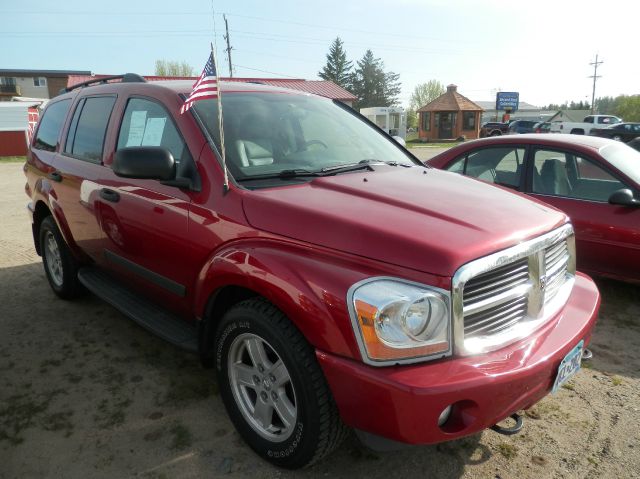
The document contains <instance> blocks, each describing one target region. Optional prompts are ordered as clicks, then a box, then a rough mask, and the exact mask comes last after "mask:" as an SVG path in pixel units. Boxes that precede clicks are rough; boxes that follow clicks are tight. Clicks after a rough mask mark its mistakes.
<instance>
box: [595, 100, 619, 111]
mask: <svg viewBox="0 0 640 479" xmlns="http://www.w3.org/2000/svg"><path fill="white" fill-rule="evenodd" d="M595 103H596V110H595V111H596V113H600V114H601V115H613V114H614V111H615V107H616V105H615V98H613V97H612V96H603V97H601V98H598V99H596V102H595Z"/></svg>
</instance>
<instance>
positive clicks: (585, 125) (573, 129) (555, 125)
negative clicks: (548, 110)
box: [549, 115, 622, 135]
mask: <svg viewBox="0 0 640 479" xmlns="http://www.w3.org/2000/svg"><path fill="white" fill-rule="evenodd" d="M620 122H622V119H621V118H618V117H617V116H613V115H589V116H586V117H585V118H584V120H582V122H581V123H576V122H572V121H552V122H551V129H550V130H549V131H550V132H551V133H571V134H572V135H588V134H589V133H590V132H591V128H594V127H596V128H600V127H602V126H607V125H613V124H614V123H620Z"/></svg>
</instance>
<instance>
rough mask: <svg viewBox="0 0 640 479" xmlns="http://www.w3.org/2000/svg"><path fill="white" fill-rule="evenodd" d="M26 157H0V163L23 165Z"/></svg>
mask: <svg viewBox="0 0 640 479" xmlns="http://www.w3.org/2000/svg"><path fill="white" fill-rule="evenodd" d="M25 161H27V157H26V156H0V163H24V162H25Z"/></svg>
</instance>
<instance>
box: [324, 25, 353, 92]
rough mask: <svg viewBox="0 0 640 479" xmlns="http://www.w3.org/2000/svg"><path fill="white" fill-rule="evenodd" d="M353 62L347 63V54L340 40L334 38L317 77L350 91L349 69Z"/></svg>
mask: <svg viewBox="0 0 640 479" xmlns="http://www.w3.org/2000/svg"><path fill="white" fill-rule="evenodd" d="M352 68H353V62H350V61H347V53H346V52H345V51H344V48H343V43H342V40H340V37H336V39H335V40H334V41H333V43H332V44H331V46H330V47H329V53H327V63H326V65H325V66H324V67H322V71H321V72H319V73H318V76H319V77H320V78H322V79H323V80H329V81H332V82H333V83H335V84H336V85H340V86H341V87H342V88H346V89H347V90H350V89H351V77H352V75H351V69H352Z"/></svg>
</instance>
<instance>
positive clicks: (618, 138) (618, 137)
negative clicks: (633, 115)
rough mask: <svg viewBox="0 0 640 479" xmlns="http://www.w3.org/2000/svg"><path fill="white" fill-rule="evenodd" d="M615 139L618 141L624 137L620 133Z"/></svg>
mask: <svg viewBox="0 0 640 479" xmlns="http://www.w3.org/2000/svg"><path fill="white" fill-rule="evenodd" d="M613 139H614V140H616V141H622V137H621V136H620V135H616V136H614V137H613Z"/></svg>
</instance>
